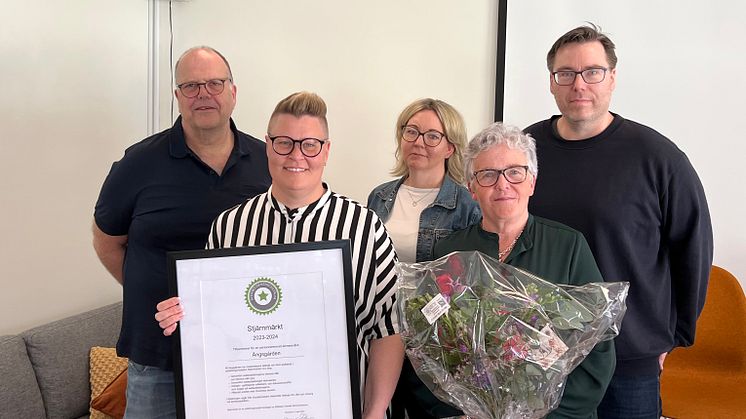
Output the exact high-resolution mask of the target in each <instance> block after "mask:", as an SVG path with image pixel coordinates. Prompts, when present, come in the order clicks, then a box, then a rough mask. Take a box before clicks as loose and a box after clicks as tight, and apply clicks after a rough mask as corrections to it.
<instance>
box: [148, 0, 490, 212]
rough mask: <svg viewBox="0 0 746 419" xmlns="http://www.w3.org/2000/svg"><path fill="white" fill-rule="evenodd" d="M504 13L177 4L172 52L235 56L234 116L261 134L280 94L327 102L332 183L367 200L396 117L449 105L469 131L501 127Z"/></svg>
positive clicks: (357, 5) (415, 4)
mask: <svg viewBox="0 0 746 419" xmlns="http://www.w3.org/2000/svg"><path fill="white" fill-rule="evenodd" d="M496 7H497V6H496V4H495V2H494V1H491V0H470V1H469V2H468V3H455V2H453V1H452V0H408V1H397V0H382V1H377V2H350V1H343V0H333V1H323V2H301V1H259V0H252V1H246V0H220V1H209V2H207V1H189V2H179V3H174V4H173V21H174V51H175V54H176V56H177V57H178V55H179V54H180V53H181V52H182V51H184V50H185V49H186V48H188V47H190V46H193V45H198V44H207V45H210V46H213V47H215V48H217V49H218V50H219V51H221V52H222V53H223V54H224V55H226V57H227V58H228V59H229V61H230V62H231V66H232V67H233V73H234V75H235V77H236V84H237V86H238V106H237V107H236V111H235V112H234V118H235V120H236V123H237V125H238V127H239V128H240V129H242V130H243V131H245V132H248V133H251V134H253V135H255V136H257V137H259V138H264V137H263V136H264V134H265V132H266V129H267V121H268V119H269V115H270V114H271V113H272V110H273V109H274V106H275V105H276V104H277V102H279V101H280V100H281V99H282V98H284V97H285V96H287V95H289V94H290V93H293V92H295V91H298V90H310V91H314V92H316V93H318V94H319V95H321V97H323V98H324V100H325V101H326V102H327V105H328V107H329V114H328V119H329V128H330V137H331V139H332V151H331V157H330V162H329V164H328V166H327V168H326V171H325V179H326V181H327V182H328V183H329V184H330V186H331V187H332V188H333V189H334V190H335V191H337V192H340V193H343V194H346V195H348V196H350V197H352V198H355V199H357V200H360V201H362V202H365V200H366V199H367V196H368V193H369V192H370V190H371V189H372V188H373V187H374V186H376V185H378V184H379V183H381V182H383V181H385V180H388V179H390V177H389V176H388V172H389V170H390V169H391V167H392V166H393V163H394V155H393V153H394V149H395V142H394V134H393V133H394V125H395V122H396V118H397V116H398V115H399V112H400V111H401V110H402V109H403V108H404V107H405V106H406V105H408V104H409V103H411V102H412V101H414V100H415V99H418V98H422V97H435V98H439V99H442V100H445V101H446V102H448V103H450V104H451V105H453V106H454V107H456V109H458V110H459V111H460V112H461V113H462V114H463V115H464V118H465V119H466V123H467V127H469V134H470V135H471V134H472V133H476V130H477V129H478V128H481V127H483V126H484V125H485V124H487V123H489V122H491V121H492V114H493V106H494V72H495V70H494V67H495V64H494V63H495V47H496V41H495V37H496V24H497V23H496V22H497V18H496V13H497V10H496ZM216 9H218V10H221V11H229V12H218V13H215V10H216ZM162 13H164V14H165V13H166V12H162ZM162 29H163V31H162V32H161V39H165V38H166V37H167V34H166V33H165V30H166V29H167V28H166V27H162ZM163 53H164V56H165V55H166V54H167V51H165V50H163ZM161 68H162V69H163V70H164V72H165V69H166V68H168V67H167V65H164V64H162V66H161ZM162 74H165V73H162ZM165 77H167V74H165V76H164V78H165ZM164 78H162V80H163V79H164ZM165 85H166V83H164V89H162V95H163V97H164V99H165V95H166V89H165ZM161 109H164V107H162V108H161ZM163 122H164V123H166V122H165V121H163Z"/></svg>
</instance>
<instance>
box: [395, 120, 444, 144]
mask: <svg viewBox="0 0 746 419" xmlns="http://www.w3.org/2000/svg"><path fill="white" fill-rule="evenodd" d="M420 136H422V141H423V142H424V143H425V145H426V146H428V147H437V146H438V144H440V142H441V141H443V138H444V137H445V136H446V135H445V134H443V133H442V132H440V131H436V130H434V129H431V130H427V131H425V132H420V130H419V129H417V127H414V126H412V125H404V126H403V127H402V133H401V137H402V138H403V139H404V141H407V142H410V143H413V142H415V141H417V139H418V138H420Z"/></svg>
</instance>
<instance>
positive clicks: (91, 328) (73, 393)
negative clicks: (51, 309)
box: [0, 303, 122, 419]
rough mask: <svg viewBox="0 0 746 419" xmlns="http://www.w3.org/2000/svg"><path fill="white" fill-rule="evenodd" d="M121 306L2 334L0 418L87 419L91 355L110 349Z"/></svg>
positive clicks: (117, 305)
mask: <svg viewBox="0 0 746 419" xmlns="http://www.w3.org/2000/svg"><path fill="white" fill-rule="evenodd" d="M121 321H122V303H115V304H111V305H108V306H104V307H100V308H97V309H94V310H91V311H87V312H85V313H81V314H78V315H75V316H72V317H68V318H65V319H62V320H58V321H55V322H52V323H48V324H45V325H42V326H39V327H35V328H33V329H30V330H27V331H25V332H23V333H21V334H19V335H7V336H0V418H3V419H6V418H7V419H15V418H23V419H37V418H40V419H41V418H48V419H52V418H55V419H71V418H87V417H88V404H89V402H90V398H91V388H90V383H89V376H88V374H89V352H90V349H91V347H93V346H105V347H113V346H115V345H116V342H117V337H118V336H119V328H120V326H121Z"/></svg>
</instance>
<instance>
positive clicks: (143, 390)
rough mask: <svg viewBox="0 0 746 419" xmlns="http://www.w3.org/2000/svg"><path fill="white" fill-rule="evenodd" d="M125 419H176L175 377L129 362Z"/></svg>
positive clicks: (155, 368) (160, 370) (169, 372)
mask: <svg viewBox="0 0 746 419" xmlns="http://www.w3.org/2000/svg"><path fill="white" fill-rule="evenodd" d="M124 417H125V418H126V419H167V418H169V419H170V418H174V419H175V418H176V391H175V386H174V373H173V372H171V371H166V370H162V369H160V368H157V367H150V366H147V365H140V364H138V363H136V362H132V361H129V367H128V368H127V408H126V410H125V412H124Z"/></svg>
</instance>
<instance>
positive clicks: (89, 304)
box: [0, 0, 746, 335]
mask: <svg viewBox="0 0 746 419" xmlns="http://www.w3.org/2000/svg"><path fill="white" fill-rule="evenodd" d="M153 2H154V3H153ZM105 3H106V4H105V5H104V4H103V3H102V2H100V1H94V0H68V1H64V2H51V1H47V2H25V3H24V2H19V1H17V0H0V10H2V11H3V23H2V25H0V53H1V55H0V56H2V57H3V65H2V66H0V79H2V80H3V81H4V83H3V92H4V93H5V95H4V96H3V100H2V101H0V126H2V127H3V135H2V137H1V138H0V190H1V191H2V192H3V194H2V201H1V202H2V203H1V206H0V215H2V217H0V234H2V236H1V238H0V287H1V288H0V290H1V291H0V319H1V320H0V335H1V334H5V333H14V332H18V331H20V330H23V329H26V328H28V327H31V326H34V325H38V324H41V323H44V322H47V321H50V320H53V319H56V318H60V317H63V316H65V315H69V314H73V313H76V312H79V311H83V310H85V309H88V308H93V307H96V306H100V305H103V304H106V303H109V302H113V301H115V300H117V299H119V298H121V289H120V287H119V286H118V285H117V284H115V282H114V280H113V279H111V278H110V277H109V276H108V274H107V273H106V272H105V271H104V269H103V268H102V267H101V266H100V264H99V262H98V260H97V259H96V257H95V255H94V253H93V250H92V248H91V245H90V239H91V235H90V223H91V218H92V213H93V205H94V203H95V200H96V197H97V195H98V191H99V188H100V185H101V182H103V179H104V177H105V175H106V173H107V172H108V170H109V167H110V165H111V163H112V162H113V161H115V160H118V159H119V158H120V157H121V156H122V153H123V151H124V149H125V148H126V147H127V146H128V145H130V144H132V143H134V142H136V141H138V140H140V139H141V138H143V137H145V136H146V134H147V131H148V125H147V121H148V114H147V110H148V88H147V80H148V79H147V76H148V69H147V66H148V19H149V18H148V7H149V5H150V4H156V5H158V10H159V11H160V32H158V33H156V35H159V36H160V42H161V49H160V50H159V51H157V52H158V53H159V54H160V57H161V59H160V61H158V64H159V65H160V73H159V74H160V82H161V84H160V87H159V88H158V90H157V91H156V93H158V94H160V95H161V100H160V107H159V108H158V110H159V111H160V113H161V114H160V118H159V122H160V123H159V124H156V125H157V126H156V127H155V128H165V127H167V126H169V125H170V121H171V118H170V117H169V115H168V113H169V112H168V110H169V99H168V98H169V97H170V94H171V92H170V90H171V89H170V87H169V83H170V77H169V72H168V71H169V70H168V68H169V65H168V54H167V52H168V14H167V12H168V3H167V2H165V1H159V0H130V1H126V2H105ZM509 4H510V6H511V8H513V7H515V6H522V7H523V8H524V9H523V10H524V11H527V12H528V13H529V14H530V16H529V18H526V19H525V20H523V21H521V20H516V19H515V18H513V19H509V23H510V24H511V25H519V26H520V27H522V28H524V29H526V30H527V31H529V32H528V34H525V35H523V36H522V37H521V38H520V41H521V43H520V44H519V45H520V51H515V50H513V51H512V52H511V51H509V53H511V54H512V55H509V56H508V60H509V62H508V69H509V70H511V69H516V68H518V69H519V70H520V71H518V72H513V73H511V74H512V76H511V77H514V78H512V79H511V78H509V79H508V80H507V81H506V85H507V86H508V88H509V89H508V91H507V92H506V94H507V96H508V97H507V99H508V102H507V103H506V110H507V111H506V119H507V121H510V122H513V123H516V124H518V125H526V124H528V123H529V122H532V121H534V120H538V119H542V118H545V117H546V116H547V115H549V114H551V113H552V112H555V108H554V104H553V103H552V99H551V96H550V95H549V92H548V89H547V81H546V73H545V71H544V70H543V69H544V64H543V58H542V57H543V56H544V55H545V53H546V49H547V48H548V47H549V45H550V44H551V43H552V41H553V40H554V39H555V38H556V37H557V36H558V35H559V34H561V33H563V32H564V31H566V30H567V29H569V28H570V27H573V26H574V25H577V24H578V23H582V21H583V20H587V19H595V16H597V14H598V13H602V12H605V13H606V14H607V15H609V14H612V15H619V16H620V17H623V19H622V21H621V23H618V24H615V23H608V24H607V23H606V21H605V19H595V21H597V23H600V24H601V25H603V26H604V28H605V29H606V30H608V31H609V32H611V34H612V36H614V39H615V40H616V41H617V43H618V45H619V55H620V66H619V83H618V88H617V93H616V94H615V98H614V102H613V106H614V108H615V110H617V111H619V112H620V113H622V114H623V115H625V116H628V117H630V118H632V119H636V120H638V121H640V122H643V123H648V124H650V125H652V126H654V127H656V128H657V129H659V130H660V131H661V132H663V133H664V134H666V135H668V136H669V137H671V138H672V139H674V141H676V142H677V143H678V144H679V145H680V146H681V147H682V148H683V149H684V150H685V151H686V152H687V153H688V154H689V156H690V158H691V159H692V161H693V163H694V165H695V167H697V169H698V171H699V173H700V175H701V177H702V180H703V183H704V184H705V188H706V190H707V193H708V198H709V199H710V205H711V209H712V213H713V220H714V225H715V232H716V246H717V247H716V262H718V263H719V264H721V265H722V266H724V267H726V268H727V269H730V270H732V271H734V272H735V273H736V274H737V276H739V277H741V278H746V269H744V263H746V261H744V260H743V258H739V255H738V252H739V251H740V250H741V249H742V243H743V240H742V237H744V233H746V231H744V228H745V227H744V224H743V223H739V220H738V218H736V217H737V216H738V215H739V214H740V213H743V212H744V197H743V193H742V192H741V191H740V187H739V186H740V185H739V180H738V179H740V178H741V177H742V176H739V174H740V173H739V172H740V171H741V169H740V166H739V165H738V163H739V162H738V161H737V160H736V159H737V158H738V156H739V155H740V154H743V151H744V148H746V146H744V145H743V141H741V137H742V135H740V132H739V130H737V128H736V126H735V125H736V121H738V120H739V118H738V117H737V116H740V115H736V114H735V113H736V111H737V110H742V109H743V105H741V99H742V98H743V97H744V96H746V88H745V87H744V80H745V79H746V78H744V77H742V76H741V75H740V73H741V72H742V69H743V68H744V64H745V63H744V59H745V57H744V54H743V53H742V52H743V47H742V46H741V45H740V42H741V41H742V40H743V39H746V36H744V27H743V25H742V24H741V22H742V21H743V20H744V19H743V18H744V13H743V6H741V5H740V4H738V3H735V2H728V7H730V8H732V10H731V9H729V10H731V11H732V13H731V12H730V11H729V12H727V13H722V14H716V13H715V12H714V11H713V10H711V9H707V10H702V9H701V7H702V6H701V5H700V4H699V3H698V2H693V1H686V2H684V4H683V5H682V3H677V6H676V9H673V10H670V11H669V10H667V9H665V8H663V6H656V5H657V4H663V3H660V2H658V1H657V0H656V1H652V2H646V3H645V5H646V8H644V9H643V8H640V7H638V8H636V9H635V10H631V9H620V7H621V6H620V5H622V4H627V3H619V2H614V3H611V2H597V3H592V4H589V3H580V2H577V3H573V4H570V5H567V6H562V7H555V6H554V3H550V2H543V1H542V2H540V1H538V0H512V1H510V3H509ZM575 4H577V5H578V6H575ZM568 8H569V9H568ZM589 8H591V9H589ZM698 8H700V9H698ZM580 9H585V10H588V11H590V12H592V13H595V14H590V15H588V16H589V17H584V16H585V15H581V14H579V12H578V10H580ZM511 10H514V9H511ZM686 10H690V11H693V12H694V16H693V17H692V15H682V13H684V12H685V11H686ZM173 12H174V13H173V17H174V24H175V32H174V36H175V37H174V50H175V53H176V55H177V56H178V54H179V53H180V52H181V51H183V50H184V49H185V48H187V47H189V46H192V45H195V44H209V45H212V46H214V47H216V48H218V49H219V50H221V51H222V52H224V53H225V54H226V55H227V57H228V58H229V59H230V60H231V63H232V64H233V67H234V74H235V76H236V82H237V84H238V102H239V104H238V107H237V109H236V112H235V119H236V121H237V123H238V125H239V127H240V128H241V129H243V130H244V131H246V132H249V133H252V134H254V135H257V136H260V137H261V136H262V135H263V134H264V131H265V129H266V122H267V118H268V116H269V114H270V112H271V111H272V109H273V107H274V105H275V104H276V103H277V102H278V101H279V100H280V99H281V98H283V97H284V96H286V95H287V94H289V93H291V92H293V91H296V90H301V89H307V90H312V91H316V92H317V93H319V94H321V95H322V96H323V97H324V98H325V99H326V100H327V102H328V105H329V120H330V128H331V136H332V140H333V141H334V146H333V149H332V156H331V161H330V163H329V167H328V168H327V173H326V174H327V175H326V179H327V180H328V181H329V183H330V184H331V186H332V187H333V188H334V189H335V190H337V191H340V192H342V193H345V194H347V195H349V196H351V197H353V198H356V199H359V200H365V198H366V196H367V194H368V191H369V190H370V189H371V188H372V187H373V186H375V185H377V184H378V183H381V182H382V181H384V180H387V179H389V176H388V175H387V173H388V170H389V169H390V167H391V165H392V163H393V152H394V139H393V138H392V135H393V134H392V133H393V131H394V122H395V119H396V116H397V115H398V113H399V111H400V110H401V109H402V108H403V107H404V106H405V105H406V104H408V103H409V102H411V101H412V100H414V99H416V98H420V97H425V96H432V97H437V98H440V99H443V100H445V101H447V102H449V103H451V104H452V105H454V106H455V107H456V108H457V109H459V110H460V111H461V112H462V113H463V115H464V117H465V119H466V122H467V126H468V132H469V135H473V134H475V133H476V132H477V131H478V130H479V129H481V128H483V127H484V126H486V125H487V124H488V123H489V122H491V121H492V115H493V92H494V61H495V31H496V16H495V15H496V2H495V1H491V0H472V1H467V2H459V3H457V2H454V1H450V0H430V1H428V0H408V1H394V0H382V1H380V2H368V3H361V2H347V1H342V0H328V1H325V2H298V1H288V0H278V1H260V0H219V1H218V0H213V1H205V0H192V1H186V2H176V3H174V4H173ZM633 12H634V13H633ZM647 12H651V13H654V14H653V16H656V17H654V18H650V17H647V16H646V15H645V13H647ZM661 15H663V16H667V17H666V18H665V19H661V18H660V17H659V16H661ZM550 18H551V19H550ZM539 19H543V20H541V21H540V20H539ZM539 22H540V23H539ZM700 27H703V28H704V29H703V30H702V32H703V35H704V36H705V40H697V39H696V38H694V33H695V29H697V28H700ZM672 30H674V31H673V32H672ZM630 31H631V32H632V33H634V34H638V36H637V37H633V38H630V37H629V36H628V35H627V34H628V33H630ZM644 33H650V34H651V35H652V36H651V37H650V39H646V38H644V37H640V36H639V34H644ZM674 36H679V37H681V36H683V37H684V38H683V41H682V40H677V39H674V38H673V37H674ZM713 38H714V39H715V40H714V41H713ZM509 39H510V38H509ZM666 43H667V44H666ZM532 51H535V52H532ZM517 52H525V54H524V55H523V56H522V57H519V56H518V55H516V53H517ZM653 52H655V53H653ZM651 63H655V64H656V65H658V66H661V65H663V66H665V67H667V68H669V70H668V73H667V74H668V75H669V76H670V77H668V78H665V80H664V81H661V83H649V82H644V83H638V84H630V83H633V82H632V81H631V80H634V79H633V78H631V77H632V76H633V75H635V74H637V75H638V76H639V75H643V74H647V72H648V70H649V68H650V64H651ZM518 66H520V67H518ZM516 77H517V78H516ZM691 80H696V81H691ZM510 89H513V90H510ZM625 101H627V102H628V103H629V105H625ZM673 105H677V106H680V107H681V108H683V110H682V111H681V112H680V113H677V114H670V115H668V118H659V115H661V110H662V109H667V107H669V106H673ZM654 118H655V119H654ZM683 123H687V124H688V125H683ZM158 125H159V126H158ZM713 133H714V134H713ZM742 280H743V279H742Z"/></svg>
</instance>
